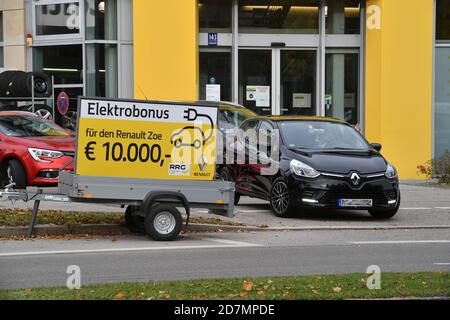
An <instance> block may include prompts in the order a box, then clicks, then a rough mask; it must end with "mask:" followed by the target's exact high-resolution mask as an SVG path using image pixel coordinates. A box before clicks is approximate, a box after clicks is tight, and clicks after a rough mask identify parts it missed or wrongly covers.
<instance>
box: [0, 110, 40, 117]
mask: <svg viewBox="0 0 450 320" xmlns="http://www.w3.org/2000/svg"><path fill="white" fill-rule="evenodd" d="M0 116H35V117H37V116H38V115H37V114H35V113H33V112H28V111H0Z"/></svg>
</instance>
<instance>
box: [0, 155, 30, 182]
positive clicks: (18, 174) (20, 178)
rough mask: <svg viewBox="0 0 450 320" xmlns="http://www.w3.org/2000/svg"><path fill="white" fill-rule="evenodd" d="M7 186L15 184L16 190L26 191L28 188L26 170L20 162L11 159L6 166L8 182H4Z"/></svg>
mask: <svg viewBox="0 0 450 320" xmlns="http://www.w3.org/2000/svg"><path fill="white" fill-rule="evenodd" d="M3 183H5V185H8V184H10V183H15V185H14V188H15V189H26V188H27V176H26V173H25V169H24V167H23V166H22V164H21V163H20V161H19V160H16V159H11V160H9V161H8V164H7V165H6V181H5V182H3Z"/></svg>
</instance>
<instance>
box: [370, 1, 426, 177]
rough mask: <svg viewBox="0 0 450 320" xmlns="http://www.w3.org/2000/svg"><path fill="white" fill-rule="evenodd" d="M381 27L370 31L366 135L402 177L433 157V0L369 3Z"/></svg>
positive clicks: (411, 175) (413, 174) (415, 174)
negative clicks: (374, 7) (377, 12)
mask: <svg viewBox="0 0 450 320" xmlns="http://www.w3.org/2000/svg"><path fill="white" fill-rule="evenodd" d="M370 5H378V6H379V7H380V8H381V29H379V30H377V29H375V30H367V39H366V54H367V55H366V103H365V105H366V107H365V110H366V111H365V112H366V119H365V122H366V137H367V138H368V140H369V141H371V142H379V143H382V144H383V150H382V152H383V154H384V155H385V156H386V158H387V159H388V160H389V161H390V162H392V163H393V164H394V165H395V166H396V167H397V169H398V171H399V175H400V178H403V179H412V178H424V176H419V175H417V173H416V171H417V169H416V167H417V165H418V164H420V163H424V162H426V161H427V160H429V159H430V158H431V156H432V84H433V79H432V76H433V73H432V68H433V64H432V61H433V23H434V21H433V0H395V1H393V0H368V1H367V6H368V7H369V6H370Z"/></svg>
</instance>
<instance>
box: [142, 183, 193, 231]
mask: <svg viewBox="0 0 450 320" xmlns="http://www.w3.org/2000/svg"><path fill="white" fill-rule="evenodd" d="M161 200H175V201H177V202H181V203H182V204H183V206H184V209H185V210H186V227H187V226H188V224H189V216H190V209H189V202H188V201H187V199H186V197H185V196H184V194H182V193H180V192H175V191H150V192H149V193H147V195H146V196H145V198H144V200H143V201H142V205H141V212H143V213H146V212H149V210H150V208H151V207H152V206H153V204H154V203H155V202H159V201H161Z"/></svg>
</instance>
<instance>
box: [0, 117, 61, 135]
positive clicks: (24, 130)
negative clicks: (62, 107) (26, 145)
mask: <svg viewBox="0 0 450 320" xmlns="http://www.w3.org/2000/svg"><path fill="white" fill-rule="evenodd" d="M0 132H1V133H3V134H5V135H7V136H9V137H53V136H68V135H69V134H68V133H67V132H65V131H64V130H62V129H61V127H59V126H57V125H56V124H54V123H53V122H51V121H48V120H45V119H42V118H41V117H35V116H32V115H31V116H30V115H14V116H2V117H0Z"/></svg>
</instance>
